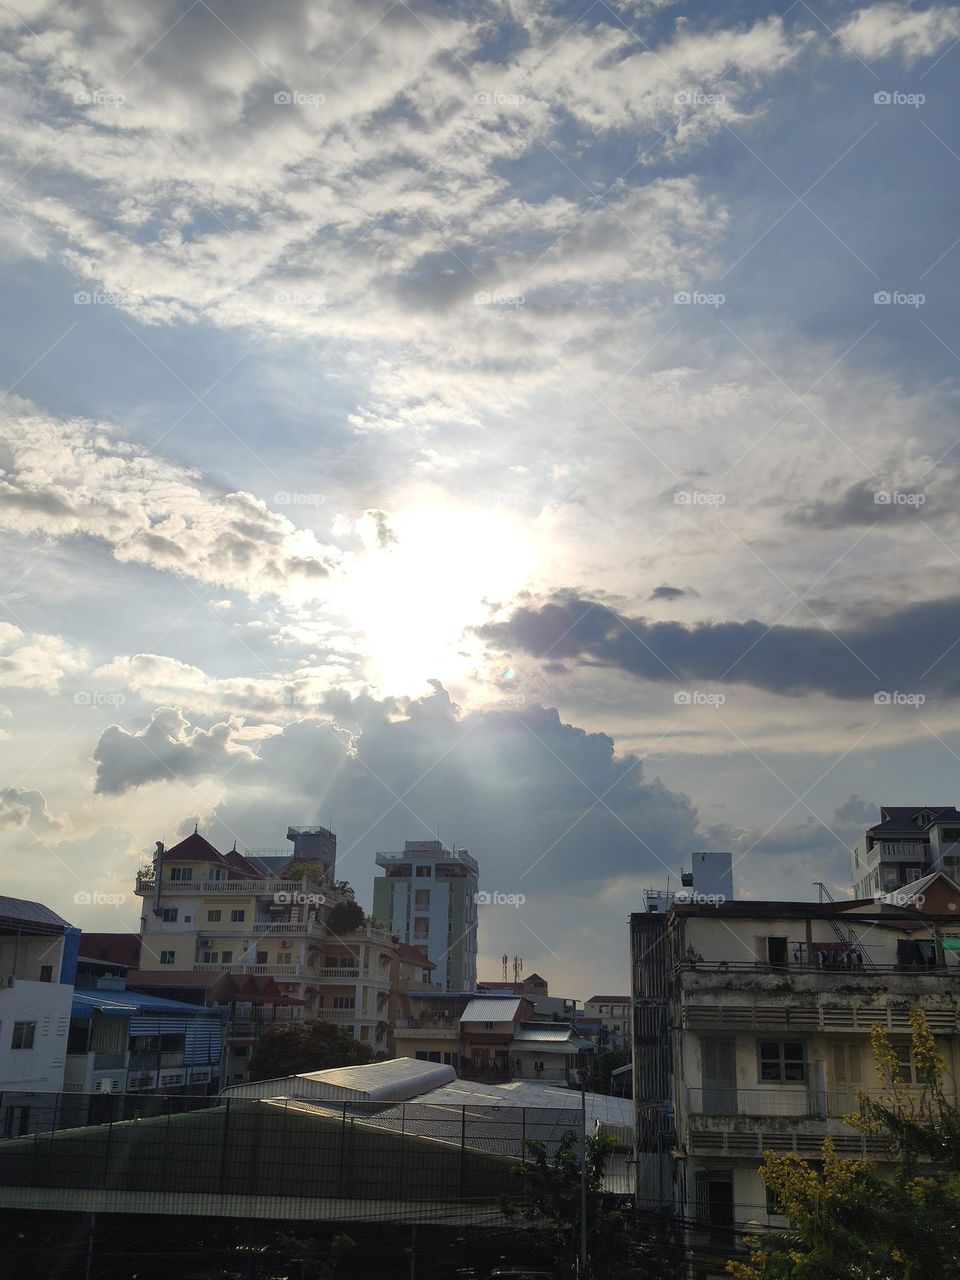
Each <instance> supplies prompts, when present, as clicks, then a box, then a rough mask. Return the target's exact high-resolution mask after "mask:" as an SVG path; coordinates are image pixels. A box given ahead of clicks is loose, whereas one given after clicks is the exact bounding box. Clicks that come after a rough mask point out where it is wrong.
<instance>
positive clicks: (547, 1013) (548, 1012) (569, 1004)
mask: <svg viewBox="0 0 960 1280" xmlns="http://www.w3.org/2000/svg"><path fill="white" fill-rule="evenodd" d="M477 995H512V996H523V997H524V999H526V1000H529V1001H530V1003H531V1004H532V1005H533V1011H534V1016H535V1017H537V1018H545V1019H551V1020H553V1021H555V1022H568V1021H570V1020H572V1019H573V1018H576V1016H577V1013H578V1010H577V1001H576V999H575V998H574V997H572V996H552V995H551V994H550V987H549V984H548V982H547V979H546V978H543V977H541V976H540V974H539V973H531V974H529V975H528V976H527V977H525V978H516V979H515V980H514V981H513V982H508V981H506V980H503V981H497V982H480V981H478V982H477Z"/></svg>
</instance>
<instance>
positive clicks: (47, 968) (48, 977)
mask: <svg viewBox="0 0 960 1280" xmlns="http://www.w3.org/2000/svg"><path fill="white" fill-rule="evenodd" d="M40 981H41V982H52V981H53V965H52V964H42V965H41V966H40Z"/></svg>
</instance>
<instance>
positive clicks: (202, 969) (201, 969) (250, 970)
mask: <svg viewBox="0 0 960 1280" xmlns="http://www.w3.org/2000/svg"><path fill="white" fill-rule="evenodd" d="M193 972H194V973H242V974H253V975H254V976H255V977H260V978H285V979H286V980H287V981H288V982H302V981H303V971H302V969H301V968H300V967H299V966H298V965H295V964H218V963H217V962H216V961H198V962H197V963H196V964H195V965H194V966H193Z"/></svg>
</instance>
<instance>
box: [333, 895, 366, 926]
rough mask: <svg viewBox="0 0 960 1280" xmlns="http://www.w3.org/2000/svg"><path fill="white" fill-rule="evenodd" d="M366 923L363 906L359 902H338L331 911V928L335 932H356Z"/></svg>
mask: <svg viewBox="0 0 960 1280" xmlns="http://www.w3.org/2000/svg"><path fill="white" fill-rule="evenodd" d="M365 924H366V916H365V915H364V913H363V907H361V906H360V904H359V903H357V902H353V901H346V902H338V903H337V905H336V906H335V907H334V908H333V910H332V911H331V912H330V928H331V929H332V930H333V932H334V933H337V934H344V933H356V932H357V931H358V930H359V929H362V928H363V927H364V925H365Z"/></svg>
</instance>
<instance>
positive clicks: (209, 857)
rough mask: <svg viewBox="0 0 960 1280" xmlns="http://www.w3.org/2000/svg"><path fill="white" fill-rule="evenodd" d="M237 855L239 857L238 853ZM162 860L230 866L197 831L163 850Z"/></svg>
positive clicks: (226, 859)
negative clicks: (170, 847)
mask: <svg viewBox="0 0 960 1280" xmlns="http://www.w3.org/2000/svg"><path fill="white" fill-rule="evenodd" d="M237 856H238V857H239V854H238V855H237ZM163 860H164V862H213V863H216V865H217V866H218V867H229V866H230V861H229V859H228V858H225V857H224V856H223V854H222V853H219V852H218V851H217V850H216V849H215V848H214V847H213V845H212V844H211V843H210V841H209V840H205V839H204V837H203V836H202V835H200V833H199V832H198V831H194V832H192V834H191V835H188V836H187V838H186V839H185V840H181V841H180V843H179V844H175V845H174V846H173V848H172V849H166V850H164V854H163ZM251 870H252V868H251Z"/></svg>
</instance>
